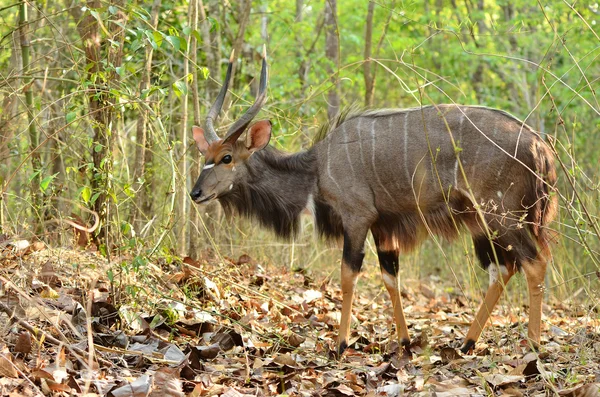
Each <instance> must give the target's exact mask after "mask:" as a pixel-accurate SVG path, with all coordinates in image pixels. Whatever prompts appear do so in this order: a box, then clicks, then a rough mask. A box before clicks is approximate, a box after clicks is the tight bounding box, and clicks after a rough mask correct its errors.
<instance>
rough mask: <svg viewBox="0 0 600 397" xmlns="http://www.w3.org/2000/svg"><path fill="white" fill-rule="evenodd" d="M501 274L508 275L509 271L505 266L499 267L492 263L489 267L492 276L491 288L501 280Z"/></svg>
mask: <svg viewBox="0 0 600 397" xmlns="http://www.w3.org/2000/svg"><path fill="white" fill-rule="evenodd" d="M500 273H502V275H503V276H506V275H507V274H508V269H507V268H506V266H504V265H497V264H495V263H490V265H489V266H488V274H489V276H490V287H491V286H492V285H494V284H495V283H497V282H498V280H500Z"/></svg>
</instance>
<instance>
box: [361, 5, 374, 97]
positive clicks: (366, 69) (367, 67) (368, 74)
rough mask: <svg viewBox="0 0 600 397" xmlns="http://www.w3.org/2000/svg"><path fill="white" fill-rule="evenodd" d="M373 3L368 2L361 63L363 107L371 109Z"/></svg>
mask: <svg viewBox="0 0 600 397" xmlns="http://www.w3.org/2000/svg"><path fill="white" fill-rule="evenodd" d="M374 9H375V2H374V1H369V6H368V8H367V26H366V29H365V62H364V63H363V75H364V79H365V106H366V107H367V108H370V107H373V95H374V93H375V78H374V75H373V62H371V55H372V54H371V49H372V47H373V11H374Z"/></svg>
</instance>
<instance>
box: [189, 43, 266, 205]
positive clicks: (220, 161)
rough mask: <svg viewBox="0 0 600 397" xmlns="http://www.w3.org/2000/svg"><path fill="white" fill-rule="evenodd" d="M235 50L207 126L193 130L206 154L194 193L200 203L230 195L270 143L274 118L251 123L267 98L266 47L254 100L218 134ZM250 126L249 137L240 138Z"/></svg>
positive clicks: (207, 116) (197, 141) (207, 117)
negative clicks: (217, 123) (255, 156)
mask: <svg viewBox="0 0 600 397" xmlns="http://www.w3.org/2000/svg"><path fill="white" fill-rule="evenodd" d="M232 65H233V53H232V54H231V58H230V59H229V65H228V67H227V74H226V76H225V81H224V82H223V86H222V87H221V91H220V92H219V95H218V96H217V99H216V101H215V103H214V104H213V105H212V107H211V108H210V110H209V112H208V114H207V115H206V123H205V128H201V127H197V126H194V127H192V132H193V136H194V140H195V141H196V146H197V147H198V149H199V150H200V152H201V153H202V155H203V156H204V159H205V161H204V168H203V169H202V172H201V173H200V176H199V177H198V181H197V182H196V184H195V185H194V188H193V189H192V192H191V193H190V196H191V198H192V200H194V202H196V203H198V204H204V203H208V202H210V201H212V200H215V199H218V198H219V197H222V196H224V195H226V194H227V193H228V192H229V191H230V190H231V189H232V188H233V186H234V185H235V184H236V183H243V181H244V178H245V177H246V176H247V174H248V169H247V166H246V162H247V161H248V159H249V158H250V156H251V155H252V153H254V152H255V151H257V150H260V149H262V148H264V147H265V146H267V145H268V144H269V140H270V139H271V122H270V121H269V120H261V121H258V122H256V123H254V124H253V125H252V126H250V128H248V126H249V125H250V123H251V122H252V119H253V118H254V117H255V116H256V114H257V113H258V112H259V111H260V109H261V107H262V106H263V105H264V103H265V100H266V98H267V57H266V51H265V50H263V61H262V70H261V73H260V85H259V90H258V95H257V96H256V100H255V101H254V104H253V105H252V106H250V108H249V109H248V111H246V113H245V114H244V115H242V117H240V118H239V119H238V120H237V121H236V122H235V123H233V125H232V126H231V127H230V128H229V130H228V131H227V134H226V135H225V137H224V138H223V139H220V138H219V137H218V136H217V133H216V131H215V127H214V122H215V120H216V118H217V117H218V115H219V112H220V111H221V107H222V106H223V101H224V99H225V94H226V93H227V86H228V83H229V79H230V77H231V68H232ZM246 130H248V133H247V134H246V139H244V140H238V139H239V137H240V136H241V135H242V134H243V133H244V132H245V131H246Z"/></svg>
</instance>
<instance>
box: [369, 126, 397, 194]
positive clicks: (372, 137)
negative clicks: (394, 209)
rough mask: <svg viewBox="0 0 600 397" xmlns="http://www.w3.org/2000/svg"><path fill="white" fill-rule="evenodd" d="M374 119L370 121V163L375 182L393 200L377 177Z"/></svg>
mask: <svg viewBox="0 0 600 397" xmlns="http://www.w3.org/2000/svg"><path fill="white" fill-rule="evenodd" d="M375 120H376V119H373V121H372V122H371V144H372V145H373V150H372V152H371V164H372V165H373V172H374V173H375V177H376V178H377V182H379V185H380V186H381V187H382V188H383V190H384V191H385V193H386V194H387V195H388V196H389V197H390V198H391V199H392V200H393V199H394V198H393V197H392V195H391V194H390V192H388V190H387V189H386V188H385V186H384V184H383V182H381V178H379V174H378V173H377V166H376V165H375Z"/></svg>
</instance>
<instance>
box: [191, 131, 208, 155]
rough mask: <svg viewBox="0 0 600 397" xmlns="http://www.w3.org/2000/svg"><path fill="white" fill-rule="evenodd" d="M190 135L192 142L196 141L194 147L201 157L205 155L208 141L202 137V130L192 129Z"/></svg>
mask: <svg viewBox="0 0 600 397" xmlns="http://www.w3.org/2000/svg"><path fill="white" fill-rule="evenodd" d="M192 134H193V135H194V140H195V141H196V146H197V147H198V150H200V153H202V155H206V151H207V150H208V141H207V140H206V137H205V136H204V130H203V129H202V128H200V127H198V126H193V127H192Z"/></svg>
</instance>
